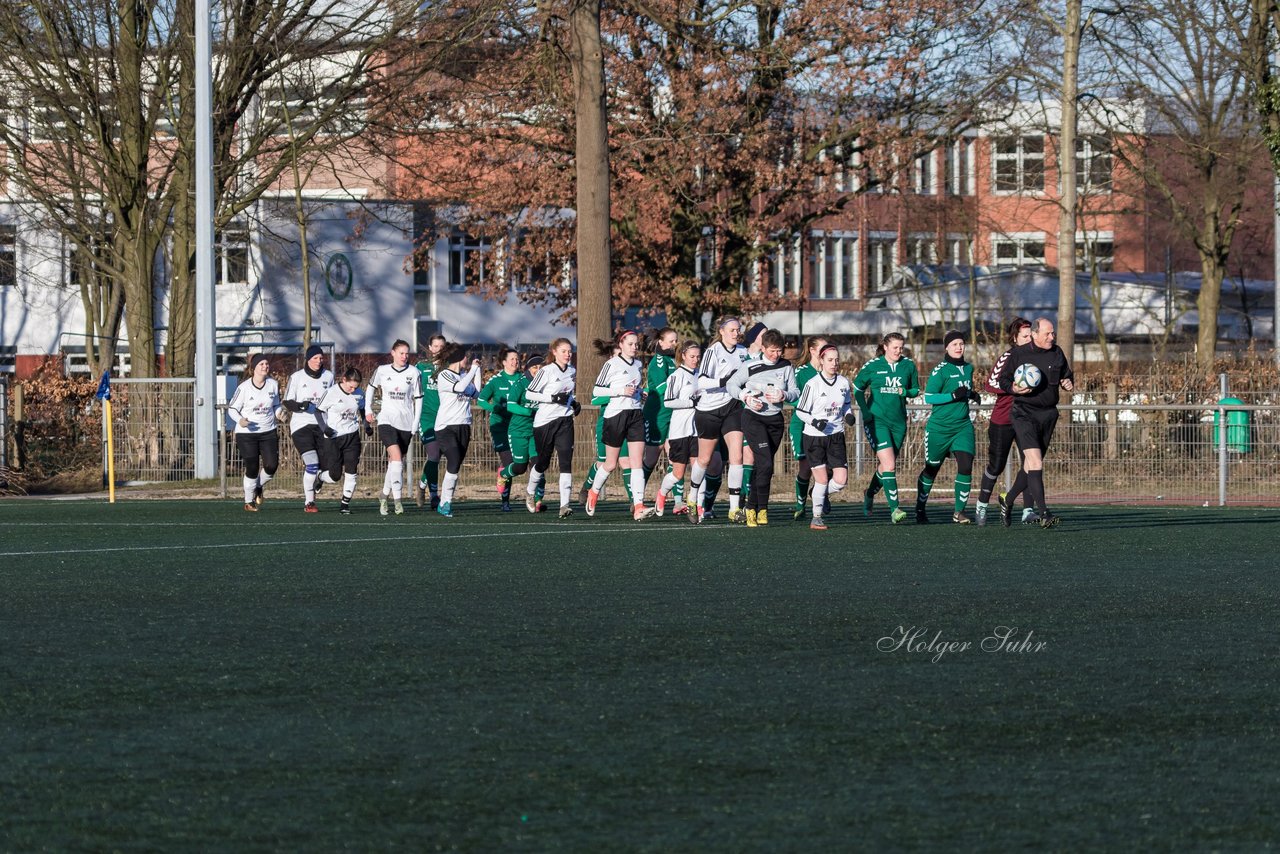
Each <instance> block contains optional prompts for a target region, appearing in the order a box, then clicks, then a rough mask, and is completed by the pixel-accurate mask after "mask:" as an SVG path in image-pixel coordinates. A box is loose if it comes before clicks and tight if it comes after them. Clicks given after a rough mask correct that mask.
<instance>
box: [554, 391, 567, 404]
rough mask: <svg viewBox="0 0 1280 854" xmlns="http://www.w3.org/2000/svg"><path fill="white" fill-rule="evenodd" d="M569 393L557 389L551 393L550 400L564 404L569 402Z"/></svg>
mask: <svg viewBox="0 0 1280 854" xmlns="http://www.w3.org/2000/svg"><path fill="white" fill-rule="evenodd" d="M569 394H570V393H569V392H567V391H558V392H556V393H555V394H553V395H551V402H552V403H558V404H560V405H561V406H566V405H567V404H568V403H569Z"/></svg>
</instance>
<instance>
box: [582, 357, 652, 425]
mask: <svg viewBox="0 0 1280 854" xmlns="http://www.w3.org/2000/svg"><path fill="white" fill-rule="evenodd" d="M627 386H633V388H632V392H631V394H629V395H628V394H625V393H624V392H625V391H626V388H627ZM643 392H644V381H643V379H642V378H641V376H640V360H639V359H632V360H631V361H629V362H628V361H627V360H626V359H624V358H622V357H621V356H614V357H613V358H612V359H610V360H609V361H607V362H605V363H604V367H603V368H601V369H600V374H599V375H598V376H597V377H596V385H595V388H594V389H593V390H592V392H591V396H592V397H607V398H609V403H608V404H607V405H606V406H605V408H604V417H605V418H612V417H613V416H614V415H617V414H618V413H619V412H626V411H627V410H628V409H640V408H641V406H642V405H643V404H642V402H641V396H642V394H643Z"/></svg>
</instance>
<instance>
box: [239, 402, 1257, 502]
mask: <svg viewBox="0 0 1280 854" xmlns="http://www.w3.org/2000/svg"><path fill="white" fill-rule="evenodd" d="M1060 409H1061V418H1060V419H1059V421H1058V426H1057V430H1056V432H1055V434H1054V438H1053V444H1052V446H1051V448H1050V451H1049V454H1048V456H1047V457H1046V461H1045V479H1046V486H1047V490H1048V493H1049V497H1050V501H1051V502H1054V503H1093V502H1101V503H1106V502H1144V503H1160V502H1163V503H1170V504H1205V503H1208V504H1210V505H1217V504H1280V406H1273V405H1248V406H1218V405H1214V404H1206V405H1193V404H1188V405H1136V404H1135V405H1127V404H1114V405H1103V404H1097V405H1095V404H1089V405H1073V406H1064V407H1061V408H1060ZM929 410H930V407H928V406H910V407H908V418H909V422H908V429H907V439H906V444H905V446H904V447H903V449H902V453H901V455H900V456H899V458H898V464H897V471H898V481H899V484H900V487H901V489H902V490H903V492H904V493H906V494H908V495H910V494H913V492H914V489H915V481H916V476H917V474H918V473H919V472H920V469H921V468H922V466H923V458H922V452H923V444H924V442H923V439H924V424H925V421H926V419H927V418H928V414H929ZM989 414H990V407H989V406H981V407H975V415H974V426H975V428H976V433H977V450H978V453H977V459H976V461H975V464H974V477H973V481H974V493H975V494H976V492H977V487H978V484H979V482H980V478H981V475H982V471H983V468H984V467H985V465H986V460H987V427H988V424H989V420H988V419H989ZM473 415H474V427H473V430H472V440H471V447H470V450H469V451H468V454H467V459H466V462H465V463H464V464H463V467H462V476H461V479H460V481H459V488H460V490H461V491H462V494H463V495H464V496H469V497H473V498H475V497H491V496H492V495H493V494H494V492H493V489H494V474H495V471H496V469H497V467H498V455H497V454H496V453H495V452H494V450H493V445H492V442H491V440H490V436H489V431H488V429H487V416H486V414H485V413H484V412H483V411H482V410H479V409H477V410H475V411H474V413H473ZM1246 417H1247V422H1248V423H1247V424H1238V423H1235V422H1237V421H1244V420H1246ZM595 423H596V419H595V411H594V410H584V412H583V414H582V415H581V416H579V418H578V421H577V423H576V425H575V440H576V448H577V451H576V453H575V454H574V481H575V484H577V485H580V484H581V483H582V479H583V478H584V477H585V475H586V471H587V468H588V467H589V466H590V465H591V463H592V461H593V460H594V459H595V447H596V442H595ZM280 434H281V442H280V449H281V453H280V457H281V460H280V468H279V470H278V471H277V472H276V482H275V484H274V486H273V487H272V488H273V489H274V490H277V491H279V492H281V493H285V494H290V495H300V494H301V483H302V480H301V479H302V462H301V459H300V458H299V457H298V455H297V454H296V453H295V452H294V451H293V445H292V443H291V442H290V441H289V437H288V428H287V427H281V429H280ZM847 435H848V441H849V467H850V480H851V481H852V482H853V484H854V487H855V488H854V489H851V490H848V491H846V493H845V495H846V496H856V495H858V494H859V492H860V491H861V488H862V485H863V484H864V483H865V482H866V481H867V480H869V479H870V476H871V472H872V470H873V469H874V468H875V459H874V456H873V455H872V454H871V452H870V450H869V449H868V447H867V443H866V440H865V438H864V437H863V434H862V430H861V426H860V425H859V426H858V427H851V428H849V429H848V433H847ZM1223 439H1225V440H1226V441H1225V444H1223V442H1222V441H1221V440H1223ZM221 447H222V459H223V465H222V472H223V479H224V486H223V494H224V495H225V494H226V486H225V481H226V479H228V478H229V479H230V480H231V483H232V484H233V491H234V490H235V489H236V488H238V486H237V484H238V480H237V479H238V478H239V476H240V470H241V461H240V458H239V455H238V453H237V452H236V448H235V442H234V436H233V435H232V434H231V433H230V432H229V431H224V433H223V436H222V442H221ZM385 459H386V457H385V454H384V452H383V449H382V446H381V444H380V443H379V442H378V440H377V437H376V436H374V437H372V438H366V439H365V441H364V451H363V454H362V457H361V464H360V480H359V487H358V494H359V495H361V496H365V497H371V496H374V495H376V494H377V493H378V492H379V491H380V490H381V488H382V477H383V472H384V471H385V470H386V469H385ZM424 459H425V457H424V455H423V451H422V448H421V446H420V444H419V443H418V441H417V440H415V441H414V443H413V446H412V448H411V449H410V456H409V462H408V465H407V466H406V474H405V495H406V496H409V495H412V492H411V491H410V487H411V485H412V484H413V483H415V482H416V479H417V477H418V476H419V474H420V473H421V471H422V461H423V460H424ZM665 465H666V463H665V459H660V462H659V468H660V470H665ZM553 468H554V466H553ZM1017 468H1018V463H1017V459H1016V455H1015V458H1014V459H1012V460H1011V461H1010V464H1009V467H1008V468H1007V469H1006V474H1005V475H1004V478H1003V480H1004V481H1005V482H1006V483H1008V482H1009V481H1010V480H1011V479H1012V477H1013V476H1014V474H1016V472H1017ZM954 472H955V466H954V463H953V462H950V461H949V462H948V463H946V464H945V465H944V466H943V470H942V473H941V475H940V476H939V477H938V479H937V481H936V483H935V485H934V492H933V495H934V497H935V499H936V500H939V501H941V500H944V498H945V500H948V501H949V500H950V499H949V497H948V496H947V493H948V492H949V490H950V487H951V483H952V480H951V479H952V477H953V476H954ZM794 477H795V460H794V457H793V454H792V450H791V446H790V439H789V438H785V439H784V441H783V447H782V448H781V450H780V451H779V452H778V458H777V461H776V471H775V475H774V481H773V493H774V498H775V499H776V500H779V501H783V500H786V497H787V496H789V495H791V494H792V493H791V490H792V484H793V480H794ZM658 480H659V479H658V478H657V477H656V476H655V477H653V478H651V479H650V481H649V494H650V495H652V493H653V490H654V488H655V487H656V485H657V483H658ZM609 486H610V489H611V490H612V491H613V494H614V495H615V496H616V495H618V494H619V492H618V490H620V489H621V480H620V478H619V477H618V476H617V475H615V476H614V477H612V478H611V479H610V482H609ZM575 491H576V487H575Z"/></svg>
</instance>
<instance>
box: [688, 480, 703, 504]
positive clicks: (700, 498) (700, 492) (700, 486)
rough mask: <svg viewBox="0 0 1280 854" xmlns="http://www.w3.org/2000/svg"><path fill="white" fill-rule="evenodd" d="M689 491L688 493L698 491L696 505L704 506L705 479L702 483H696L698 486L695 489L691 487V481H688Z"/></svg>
mask: <svg viewBox="0 0 1280 854" xmlns="http://www.w3.org/2000/svg"><path fill="white" fill-rule="evenodd" d="M689 492H690V494H692V493H694V492H697V493H698V506H699V507H705V506H706V503H707V482H706V481H705V480H704V481H703V482H702V483H700V484H698V488H697V489H696V490H695V489H694V488H693V483H692V482H690V483H689Z"/></svg>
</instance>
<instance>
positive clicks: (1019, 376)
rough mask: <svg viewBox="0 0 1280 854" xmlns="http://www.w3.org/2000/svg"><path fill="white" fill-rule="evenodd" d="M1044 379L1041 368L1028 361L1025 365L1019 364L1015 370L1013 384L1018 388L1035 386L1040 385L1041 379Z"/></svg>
mask: <svg viewBox="0 0 1280 854" xmlns="http://www.w3.org/2000/svg"><path fill="white" fill-rule="evenodd" d="M1043 379H1044V374H1042V373H1040V369H1039V368H1037V367H1036V366H1035V365H1033V364H1031V363H1030V362H1028V363H1027V364H1025V365H1018V367H1017V368H1016V369H1014V372H1013V384H1014V386H1015V387H1016V388H1035V387H1036V386H1038V385H1040V381H1041V380H1043Z"/></svg>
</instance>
